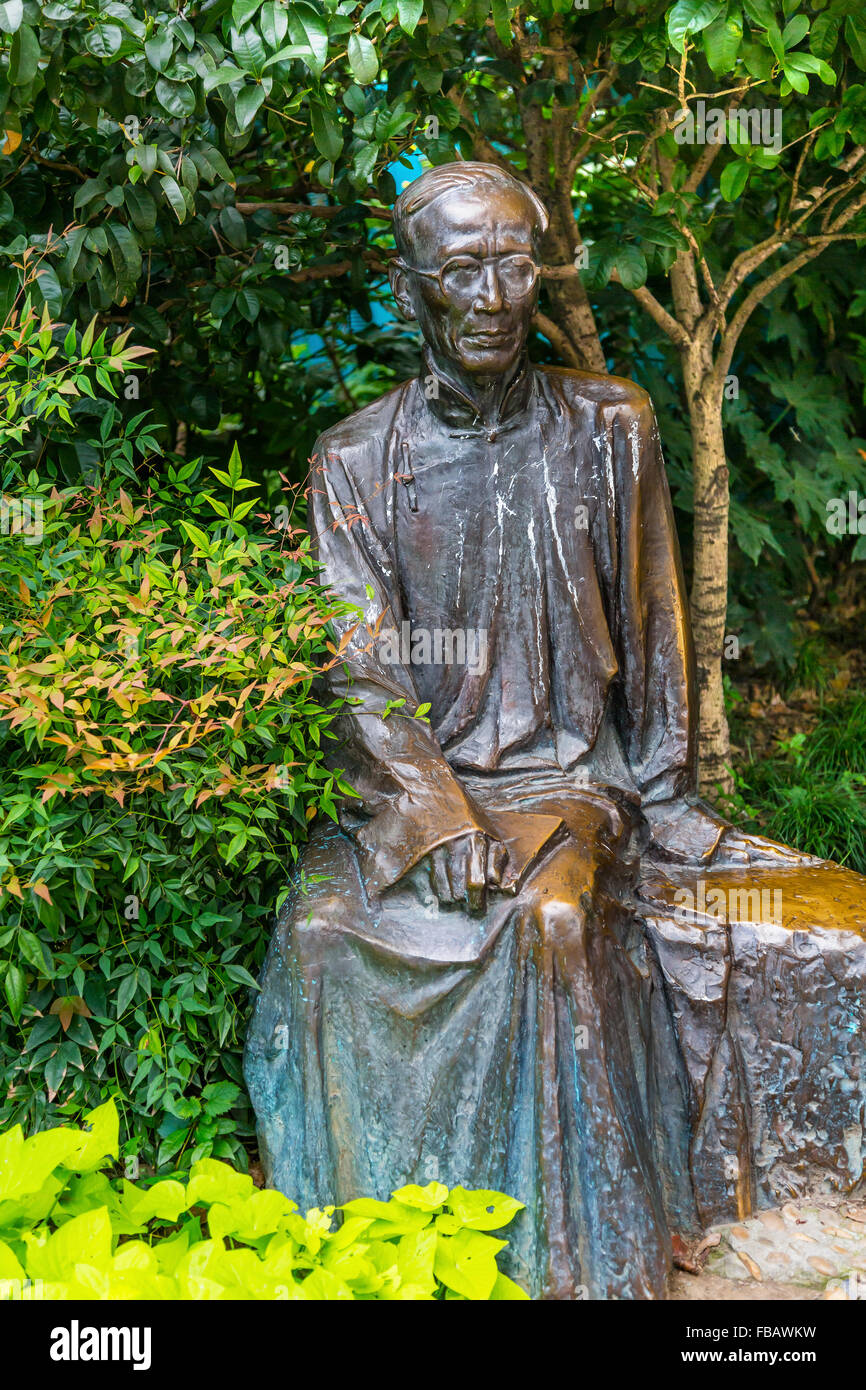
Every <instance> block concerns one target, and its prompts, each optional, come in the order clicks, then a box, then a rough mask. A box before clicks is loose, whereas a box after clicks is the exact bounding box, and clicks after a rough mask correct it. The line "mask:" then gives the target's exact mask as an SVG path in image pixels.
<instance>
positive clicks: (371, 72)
mask: <svg viewBox="0 0 866 1390" xmlns="http://www.w3.org/2000/svg"><path fill="white" fill-rule="evenodd" d="M348 54H349V66H350V67H351V69H352V73H353V74H354V77H355V81H356V82H359V83H360V84H361V86H365V85H366V84H367V83H368V82H375V80H376V76H377V74H378V72H379V60H378V58H377V57H376V50H375V48H374V47H373V45H372V43H371V42H370V40H369V39H365V38H364V37H363V36H362V35H360V34H350V35H349V45H348Z"/></svg>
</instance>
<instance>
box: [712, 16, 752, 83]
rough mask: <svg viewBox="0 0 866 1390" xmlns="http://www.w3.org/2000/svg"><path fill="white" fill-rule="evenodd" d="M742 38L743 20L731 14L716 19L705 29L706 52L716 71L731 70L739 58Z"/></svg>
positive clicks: (713, 69)
mask: <svg viewBox="0 0 866 1390" xmlns="http://www.w3.org/2000/svg"><path fill="white" fill-rule="evenodd" d="M742 39H743V25H742V22H741V20H740V19H739V18H737V17H733V18H732V17H731V16H730V15H729V16H728V17H727V18H726V19H725V18H722V19H717V20H715V22H714V23H713V24H710V25H709V26H708V28H706V29H705V30H704V52H705V53H706V55H707V62H708V63H709V65H710V69H711V70H712V71H713V72H714V73H716V74H718V73H722V72H730V71H731V69H732V68H733V66H734V64H735V62H736V60H737V54H738V53H739V51H740V44H741V42H742Z"/></svg>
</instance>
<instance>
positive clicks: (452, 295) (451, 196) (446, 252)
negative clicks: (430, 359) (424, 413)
mask: <svg viewBox="0 0 866 1390" xmlns="http://www.w3.org/2000/svg"><path fill="white" fill-rule="evenodd" d="M410 225H411V231H412V248H411V251H410V254H409V256H407V258H406V259H407V261H408V263H409V264H410V265H412V266H414V267H417V269H418V270H421V271H428V272H437V271H438V272H440V276H439V278H438V279H437V278H435V276H433V275H421V274H417V273H413V272H412V271H411V270H410V271H405V270H395V272H394V274H393V275H392V284H393V287H394V292H395V295H396V298H397V302H398V304H399V305H400V308H401V310H402V311H403V313H404V314H405V315H406V317H407V318H414V319H417V320H418V323H419V324H420V326H421V332H422V333H423V334H424V338H425V340H426V341H427V343H429V345H430V347H431V348H432V349H433V352H434V353H435V355H436V356H437V358H438V359H439V360H440V361H441V362H443V363H446V362H450V363H452V364H453V365H454V366H456V367H458V368H459V369H460V370H461V371H462V372H466V373H470V374H472V375H473V376H478V377H488V378H491V377H496V376H499V375H500V374H502V373H507V372H508V371H509V370H511V369H512V368H513V367H514V366H515V365H516V364H517V362H518V361H519V359H520V357H521V355H522V353H523V349H524V347H525V344H526V339H527V335H528V333H529V325H530V320H531V318H532V314H533V312H534V309H535V303H536V299H537V297H538V281H537V277H533V274H532V272H533V266H534V264H535V263H536V262H537V258H536V255H535V250H534V247H533V244H532V215H531V212H530V209H529V207H528V206H527V202H526V199H525V198H524V197H523V196H522V195H521V194H520V192H519V191H518V190H516V189H515V190H513V191H512V190H510V189H507V188H501V189H500V188H493V189H490V190H489V191H485V192H484V193H483V194H481V193H477V192H475V193H473V192H469V193H467V192H466V190H465V189H459V188H455V189H454V191H453V192H451V193H446V194H443V196H442V197H440V198H438V199H437V200H436V201H435V202H434V203H432V204H431V205H430V206H429V207H427V208H425V209H424V210H423V211H422V212H420V213H417V214H416V216H415V217H414V218H413V220H412V222H411V224H410ZM504 257H517V258H518V259H517V260H509V261H508V262H505V261H503V259H502V258H504ZM470 258H474V259H475V260H476V261H479V262H483V264H482V265H481V266H477V265H476V266H473V261H472V259H470ZM526 258H529V260H530V261H531V262H533V266H527V265H526ZM527 272H529V273H527ZM529 281H531V283H528V282H529Z"/></svg>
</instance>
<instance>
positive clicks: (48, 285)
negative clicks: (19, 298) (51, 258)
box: [36, 264, 63, 317]
mask: <svg viewBox="0 0 866 1390" xmlns="http://www.w3.org/2000/svg"><path fill="white" fill-rule="evenodd" d="M36 287H37V289H38V290H39V293H40V294H41V296H42V298H43V299H44V301H45V303H46V304H47V305H48V312H49V313H50V314H51V315H52V316H53V317H56V316H57V315H58V314H59V313H60V311H61V309H62V307H63V290H62V289H61V287H60V281H59V280H58V278H57V271H56V270H55V269H54V267H53V266H50V265H45V264H43V265H41V266H40V267H39V269H38V270H37V272H36Z"/></svg>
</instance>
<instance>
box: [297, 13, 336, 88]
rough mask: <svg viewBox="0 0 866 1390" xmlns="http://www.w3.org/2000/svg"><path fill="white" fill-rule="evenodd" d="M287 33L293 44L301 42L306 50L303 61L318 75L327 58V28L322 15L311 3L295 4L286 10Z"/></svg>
mask: <svg viewBox="0 0 866 1390" xmlns="http://www.w3.org/2000/svg"><path fill="white" fill-rule="evenodd" d="M288 21H289V35H290V37H291V40H292V43H293V44H302V45H304V47H305V48H306V50H307V52H305V53H304V54H303V55H300V56H302V57H303V60H304V62H305V63H306V65H307V67H308V68H309V69H310V72H311V73H312V74H313V76H314V77H320V76H321V73H322V69H323V68H324V66H325V63H326V62H327V58H328V28H327V25H326V23H325V20H324V17H323V16H322V15H321V14H319V12H318V10H314V9H313V7H312V5H307V4H296V5H292V6H291V7H290V8H289V10H288Z"/></svg>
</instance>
